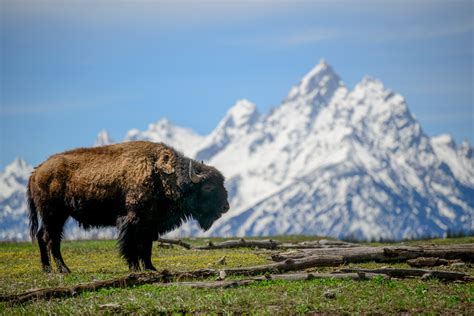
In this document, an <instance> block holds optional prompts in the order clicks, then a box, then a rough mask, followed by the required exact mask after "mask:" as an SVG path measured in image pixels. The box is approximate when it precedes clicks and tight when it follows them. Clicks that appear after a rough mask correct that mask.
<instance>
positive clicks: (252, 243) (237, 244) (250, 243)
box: [193, 238, 279, 250]
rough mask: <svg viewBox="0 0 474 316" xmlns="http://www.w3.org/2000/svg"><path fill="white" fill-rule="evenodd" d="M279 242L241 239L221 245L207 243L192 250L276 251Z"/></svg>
mask: <svg viewBox="0 0 474 316" xmlns="http://www.w3.org/2000/svg"><path fill="white" fill-rule="evenodd" d="M278 244H279V242H277V241H275V240H271V239H269V240H245V239H243V238H241V239H238V240H228V241H224V242H221V243H213V242H212V241H210V242H209V244H208V245H207V246H197V247H193V249H197V250H209V249H228V248H242V247H246V248H260V249H276V248H277V246H278Z"/></svg>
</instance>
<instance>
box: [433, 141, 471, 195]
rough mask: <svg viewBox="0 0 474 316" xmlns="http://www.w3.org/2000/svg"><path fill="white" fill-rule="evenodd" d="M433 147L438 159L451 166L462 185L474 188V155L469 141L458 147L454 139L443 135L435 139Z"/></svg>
mask: <svg viewBox="0 0 474 316" xmlns="http://www.w3.org/2000/svg"><path fill="white" fill-rule="evenodd" d="M431 145H432V146H433V149H434V151H435V153H436V155H437V156H438V158H439V159H441V161H443V162H444V163H446V164H447V165H448V166H449V169H451V171H452V172H453V174H454V176H455V177H456V178H457V179H458V180H459V181H460V182H461V183H463V184H465V185H467V186H470V187H474V155H473V150H472V148H471V146H470V145H469V143H468V142H467V141H463V142H462V143H461V145H460V146H459V147H456V144H455V143H454V140H453V139H452V137H451V136H450V135H447V134H443V135H439V136H436V137H433V138H432V139H431Z"/></svg>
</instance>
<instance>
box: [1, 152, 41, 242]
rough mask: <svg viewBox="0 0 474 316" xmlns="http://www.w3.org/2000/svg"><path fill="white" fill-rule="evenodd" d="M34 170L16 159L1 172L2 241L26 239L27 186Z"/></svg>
mask: <svg viewBox="0 0 474 316" xmlns="http://www.w3.org/2000/svg"><path fill="white" fill-rule="evenodd" d="M32 170H33V168H32V167H31V166H30V165H28V164H27V163H26V162H25V161H24V160H23V159H21V158H16V159H15V160H14V161H13V162H12V163H11V164H9V165H8V166H7V167H6V168H5V170H4V171H2V172H0V240H14V239H18V240H23V239H25V238H26V236H27V235H26V234H27V231H28V230H27V229H26V228H27V227H28V216H26V209H27V205H26V199H25V194H26V184H27V183H28V177H29V176H30V173H31V171H32Z"/></svg>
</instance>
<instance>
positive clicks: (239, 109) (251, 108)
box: [219, 99, 258, 128]
mask: <svg viewBox="0 0 474 316" xmlns="http://www.w3.org/2000/svg"><path fill="white" fill-rule="evenodd" d="M257 118H258V111H257V106H256V105H255V104H253V103H252V102H250V101H249V100H247V99H241V100H238V101H237V102H236V103H235V104H234V106H232V107H231V108H230V109H229V111H227V114H226V115H225V116H224V118H223V119H222V120H221V122H220V123H219V127H236V128H240V127H243V126H245V125H249V124H253V123H254V122H255V120H256V119H257Z"/></svg>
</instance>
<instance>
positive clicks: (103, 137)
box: [94, 129, 115, 147]
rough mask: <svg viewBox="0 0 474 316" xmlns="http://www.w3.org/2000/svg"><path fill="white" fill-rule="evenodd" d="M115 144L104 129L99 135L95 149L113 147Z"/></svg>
mask: <svg viewBox="0 0 474 316" xmlns="http://www.w3.org/2000/svg"><path fill="white" fill-rule="evenodd" d="M113 143H115V142H114V141H113V139H112V137H110V135H109V132H107V130H106V129H103V130H101V131H100V132H99V134H98V135H97V138H96V139H95V142H94V147H98V146H105V145H111V144H113Z"/></svg>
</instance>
